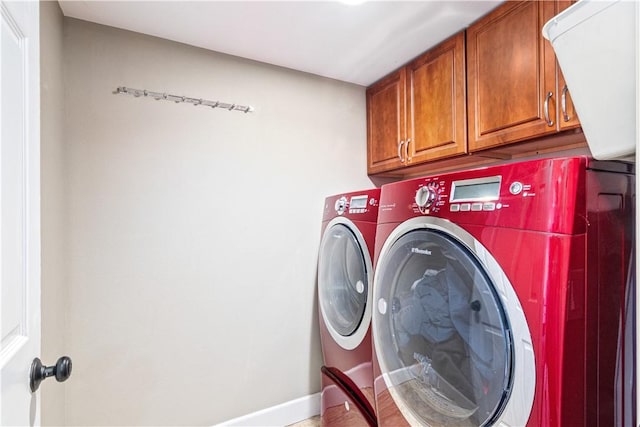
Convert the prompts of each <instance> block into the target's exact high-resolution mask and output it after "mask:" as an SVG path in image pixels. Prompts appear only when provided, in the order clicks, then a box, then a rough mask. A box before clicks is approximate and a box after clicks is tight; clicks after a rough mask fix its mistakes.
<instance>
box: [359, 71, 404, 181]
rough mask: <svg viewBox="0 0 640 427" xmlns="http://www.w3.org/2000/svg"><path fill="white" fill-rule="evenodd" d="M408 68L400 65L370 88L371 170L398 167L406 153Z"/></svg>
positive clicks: (369, 157) (369, 170) (368, 151)
mask: <svg viewBox="0 0 640 427" xmlns="http://www.w3.org/2000/svg"><path fill="white" fill-rule="evenodd" d="M405 80H406V79H405V70H404V68H403V69H400V70H398V71H396V72H394V73H392V74H390V75H389V76H387V77H385V78H384V79H383V80H381V81H379V82H377V83H375V84H373V85H372V86H370V87H369V88H368V89H367V170H368V173H369V174H374V173H378V172H384V171H389V170H392V169H397V168H399V167H401V166H403V164H404V159H405V158H404V155H405V147H404V143H405V140H404V138H405V127H406V125H405V121H406V119H405V109H406V107H405V104H406V99H405Z"/></svg>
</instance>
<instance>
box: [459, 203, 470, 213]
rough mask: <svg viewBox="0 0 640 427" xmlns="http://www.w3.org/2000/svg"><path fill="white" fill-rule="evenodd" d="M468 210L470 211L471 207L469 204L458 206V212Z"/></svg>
mask: <svg viewBox="0 0 640 427" xmlns="http://www.w3.org/2000/svg"><path fill="white" fill-rule="evenodd" d="M470 210H471V205H470V204H469V203H461V204H460V211H462V212H469V211H470Z"/></svg>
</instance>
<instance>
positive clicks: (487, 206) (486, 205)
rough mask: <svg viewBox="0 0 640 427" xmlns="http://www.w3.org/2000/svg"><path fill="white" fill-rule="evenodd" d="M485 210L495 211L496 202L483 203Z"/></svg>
mask: <svg viewBox="0 0 640 427" xmlns="http://www.w3.org/2000/svg"><path fill="white" fill-rule="evenodd" d="M482 210H483V211H494V210H496V204H495V203H493V202H486V203H484V204H483V205H482Z"/></svg>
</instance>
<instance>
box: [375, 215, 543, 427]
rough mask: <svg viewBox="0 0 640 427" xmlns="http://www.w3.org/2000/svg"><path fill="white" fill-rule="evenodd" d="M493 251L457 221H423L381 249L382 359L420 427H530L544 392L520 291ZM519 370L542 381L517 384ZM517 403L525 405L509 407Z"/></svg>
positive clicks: (378, 322) (378, 340) (406, 412)
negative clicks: (536, 397)
mask: <svg viewBox="0 0 640 427" xmlns="http://www.w3.org/2000/svg"><path fill="white" fill-rule="evenodd" d="M483 249H484V248H483V247H482V245H480V244H479V242H477V241H476V240H475V239H473V237H472V236H471V235H469V234H468V233H466V232H465V231H464V230H463V229H461V228H460V227H458V226H456V225H454V224H452V223H450V222H449V221H446V220H442V219H438V218H416V219H415V220H410V221H407V222H405V223H404V224H402V225H401V226H399V227H398V228H397V229H396V230H395V231H394V233H392V235H391V236H390V238H389V239H388V240H387V242H386V243H385V245H384V247H383V249H382V251H381V254H380V258H379V260H378V267H377V269H376V278H375V284H374V301H375V303H376V309H375V310H374V315H373V322H374V323H373V334H374V342H375V349H376V355H377V357H378V361H379V364H380V368H381V372H382V374H383V377H384V380H385V383H386V385H387V387H388V389H389V392H390V394H391V396H392V398H393V400H394V402H395V403H396V405H397V406H398V408H399V409H400V411H401V412H402V414H403V416H404V417H405V418H406V419H407V420H408V421H409V423H410V424H412V425H456V426H459V425H460V426H467V425H469V426H481V425H493V424H501V425H524V424H526V420H527V418H528V416H529V412H530V410H531V406H532V404H533V391H534V385H535V375H533V373H534V372H535V366H534V364H533V353H532V351H531V338H530V334H529V332H528V328H527V327H526V321H525V320H524V315H523V314H522V310H521V309H520V310H518V306H519V303H518V302H517V297H516V296H515V292H514V291H513V288H512V287H511V285H510V284H509V281H508V279H507V278H506V276H504V273H502V270H501V269H500V268H499V266H498V265H497V263H495V260H493V258H492V257H491V256H490V254H489V253H488V252H486V250H484V252H483ZM506 288H509V289H510V291H506ZM501 294H504V297H503V296H502V295H501ZM509 299H510V300H511V301H509ZM515 304H517V305H515ZM507 305H510V306H514V305H515V306H514V307H511V308H507ZM518 311H519V312H520V314H518ZM513 322H516V323H517V333H516V334H515V335H517V336H515V335H514V329H513V327H512V324H513ZM523 324H524V329H526V333H524V338H523V332H522V329H523ZM514 340H517V343H515V342H514ZM527 343H528V350H526V349H525V350H524V351H525V353H526V354H525V353H523V352H522V350H523V349H522V348H521V347H523V345H525V346H527ZM527 359H528V360H527ZM516 364H518V365H519V368H520V369H519V371H521V368H522V367H525V366H526V367H527V368H526V369H530V372H531V373H532V374H524V375H525V377H524V378H520V379H516V371H515V365H516ZM521 375H523V374H521ZM523 380H526V381H525V382H529V384H522V383H523ZM523 390H524V392H523ZM514 392H515V393H516V394H518V395H519V396H518V397H517V398H514V397H515V396H513V393H514ZM512 398H514V399H512ZM510 401H513V402H515V403H514V404H515V405H517V407H516V408H514V407H511V408H509V405H510V403H509V402H510ZM523 402H524V403H525V404H524V405H522V403H523ZM512 406H513V405H512ZM514 412H515V413H517V414H516V415H515V418H514V415H513V413H514Z"/></svg>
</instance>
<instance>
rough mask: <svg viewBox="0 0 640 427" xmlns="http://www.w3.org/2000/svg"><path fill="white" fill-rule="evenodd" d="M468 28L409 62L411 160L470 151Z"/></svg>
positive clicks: (417, 161)
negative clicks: (466, 50) (467, 104)
mask: <svg viewBox="0 0 640 427" xmlns="http://www.w3.org/2000/svg"><path fill="white" fill-rule="evenodd" d="M465 71H466V70H465V50H464V31H463V32H460V33H458V34H457V35H455V36H453V37H451V38H449V39H448V40H446V41H444V42H442V43H441V44H439V45H438V46H436V47H435V48H433V49H431V50H430V51H428V52H427V53H425V54H423V55H422V56H420V57H419V58H417V59H415V60H414V61H413V62H411V63H410V64H409V65H408V66H407V96H408V99H409V105H408V111H409V114H408V120H407V130H408V132H407V140H406V150H407V156H406V157H407V159H406V161H407V163H409V164H416V163H422V162H426V161H429V160H435V159H441V158H445V157H451V156H453V155H456V154H463V153H466V151H467V115H466V85H465Z"/></svg>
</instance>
